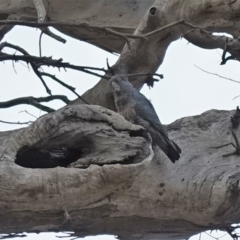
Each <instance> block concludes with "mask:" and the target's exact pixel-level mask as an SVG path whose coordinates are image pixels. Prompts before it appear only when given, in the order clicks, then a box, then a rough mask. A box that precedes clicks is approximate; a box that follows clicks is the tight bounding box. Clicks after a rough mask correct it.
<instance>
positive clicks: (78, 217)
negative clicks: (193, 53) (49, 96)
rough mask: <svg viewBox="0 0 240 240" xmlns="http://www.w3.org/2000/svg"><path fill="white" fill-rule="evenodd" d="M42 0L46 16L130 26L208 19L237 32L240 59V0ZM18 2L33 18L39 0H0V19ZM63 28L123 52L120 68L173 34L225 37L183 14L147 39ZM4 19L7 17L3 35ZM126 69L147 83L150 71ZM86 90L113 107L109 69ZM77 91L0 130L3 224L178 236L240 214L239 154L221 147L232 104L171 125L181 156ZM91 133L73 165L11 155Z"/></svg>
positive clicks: (150, 27)
mask: <svg viewBox="0 0 240 240" xmlns="http://www.w3.org/2000/svg"><path fill="white" fill-rule="evenodd" d="M44 4H45V7H46V10H47V21H69V22H71V21H75V22H79V23H87V24H90V25H97V26H100V27H106V26H107V27H111V28H113V29H115V30H118V31H120V32H131V33H133V32H134V33H135V34H141V33H147V32H150V31H154V30H156V29H158V28H160V27H163V26H165V25H167V24H170V23H172V22H175V21H177V20H180V19H183V18H185V19H186V20H187V21H188V22H190V23H192V24H196V25H198V26H199V27H203V28H205V29H207V30H209V31H217V32H219V31H224V32H227V33H230V34H232V35H233V36H234V37H235V39H230V42H229V43H228V50H229V52H230V53H231V54H234V56H235V57H236V59H239V52H240V51H239V41H238V40H237V39H236V37H237V36H238V35H239V27H240V26H239V24H240V23H239V10H240V1H225V0H219V1H213V0H206V1H191V0H171V1H169V0H157V1H151V0H148V1H147V0H138V1H131V0H123V1H121V4H120V3H119V1H112V0H99V1H97V2H96V1H95V0H69V1H65V0H45V1H44ZM100 7H101V14H99V8H100ZM173 13H174V14H173ZM12 14H16V16H17V17H18V18H19V19H29V20H36V19H37V13H36V10H35V8H34V5H33V2H32V0H1V1H0V19H7V18H8V17H9V16H11V15H12ZM223 16H224V17H223ZM58 29H59V30H60V31H62V32H63V33H66V34H68V35H70V36H73V37H75V38H77V39H81V40H84V41H87V42H91V43H93V44H94V45H96V46H99V47H101V48H103V49H107V50H108V51H115V52H121V56H120V58H119V60H118V62H117V63H116V65H115V66H113V70H114V72H115V73H116V74H125V73H147V72H150V73H152V72H155V71H156V69H157V68H158V67H159V66H160V65H161V63H162V62H163V60H164V56H165V52H166V51H167V48H168V47H169V45H170V44H171V43H172V42H173V41H175V40H177V39H179V38H180V37H181V36H182V35H183V34H186V33H187V34H186V35H184V36H185V37H186V39H188V40H189V41H191V42H192V43H193V44H196V45H198V46H200V47H203V48H222V49H225V48H226V37H216V36H215V37H213V36H211V34H209V33H206V32H202V31H199V30H194V31H190V32H189V30H190V29H189V28H187V27H186V26H183V25H178V26H175V27H173V28H168V29H166V30H164V31H163V32H159V33H157V34H155V35H153V36H151V37H149V38H148V39H131V40H130V41H129V45H125V40H124V39H123V38H122V37H117V36H116V35H111V34H109V33H108V34H106V32H105V31H104V29H103V30H102V31H101V30H94V29H91V27H89V29H87V28H80V27H79V28H76V27H75V28H73V27H62V26H59V27H58ZM8 30H9V29H7V28H6V27H2V28H1V29H0V36H1V35H4V34H5V33H6V32H7V31H8ZM93 38H94V40H93ZM130 80H131V82H132V84H133V86H134V87H136V88H137V89H141V87H142V86H143V84H144V83H146V82H148V81H149V78H148V77H138V78H131V79H130ZM84 98H85V99H86V100H87V101H88V102H90V103H92V104H96V105H101V106H103V107H106V108H109V109H112V110H115V109H116V108H115V106H114V102H113V97H112V94H111V92H110V90H109V87H108V83H107V81H106V80H101V81H100V82H99V83H98V84H97V85H96V86H95V87H93V88H92V89H90V90H89V91H87V92H86V93H85V94H84ZM80 103H81V101H80V100H76V101H74V102H73V103H72V105H71V106H69V107H68V108H65V109H62V110H59V111H58V112H56V113H53V114H51V115H46V116H44V117H42V118H41V119H39V120H38V121H37V122H36V123H35V124H34V125H32V126H30V127H29V128H26V129H22V130H17V131H10V132H5V133H1V134H0V164H1V168H0V208H1V211H0V232H6V233H10V232H21V231H46V230H55V231H60V230H71V231H76V233H77V234H78V235H79V236H86V235H89V234H100V233H112V234H115V235H119V236H120V237H121V239H133V240H134V239H136V240H137V239H141V240H145V239H149V240H150V239H179V238H181V239H182V238H186V237H189V236H191V235H193V234H195V233H197V232H199V231H203V230H206V229H216V228H224V227H226V226H229V224H231V223H234V222H239V220H240V219H239V211H240V210H239V209H240V208H239V206H240V202H239V201H240V198H239V193H240V190H239V187H240V186H239V179H240V171H239V166H240V164H239V157H237V156H236V155H231V156H229V157H223V155H224V154H228V153H231V152H234V149H233V147H232V146H231V145H228V146H226V147H219V146H220V145H224V144H227V143H229V142H231V141H233V139H232V135H231V133H230V116H231V115H232V114H233V113H232V112H227V111H215V110H212V111H209V112H206V113H204V114H202V115H200V116H195V117H187V118H183V119H180V120H178V121H176V122H175V123H173V124H171V125H169V126H168V129H169V133H170V137H171V138H172V139H173V140H174V141H175V142H176V143H177V144H178V145H179V146H180V147H181V149H182V151H183V153H182V156H181V159H180V161H179V162H177V163H176V164H172V163H171V162H170V161H169V160H168V159H167V157H166V156H165V155H164V154H163V153H162V152H161V151H160V150H159V149H158V148H156V149H154V153H153V151H152V150H151V147H150V144H149V142H148V140H147V139H145V138H144V137H143V136H144V135H141V129H139V127H137V126H134V125H132V124H130V123H127V122H126V121H124V120H123V118H122V117H120V116H118V115H117V114H115V113H113V112H111V111H109V110H105V109H103V108H101V107H96V106H91V107H90V106H82V107H79V106H78V105H79V104H80ZM102 111H103V112H102ZM105 111H107V112H108V113H111V114H110V115H108V114H106V113H104V112H105ZM81 133H84V135H82V134H81ZM130 133H134V134H135V137H131V134H130ZM85 134H87V136H88V137H90V138H91V139H92V140H93V142H94V143H96V144H95V145H91V144H87V145H88V146H89V149H88V151H87V150H85V151H83V152H84V155H83V157H82V158H80V159H79V160H78V161H76V162H74V163H73V164H72V165H71V167H69V168H54V169H44V170H43V169H41V170H39V169H26V168H22V167H20V166H18V165H16V164H15V163H14V160H15V157H16V153H17V152H18V150H19V149H20V148H21V147H22V146H24V145H26V144H30V145H34V146H36V147H38V148H44V149H48V148H49V147H50V146H56V145H57V146H58V147H59V146H61V147H65V145H66V147H74V148H80V147H79V146H80V145H81V144H83V145H84V144H85V139H84V136H85ZM139 134H140V135H139ZM238 135H239V133H238ZM109 136H111V137H109ZM126 142H128V143H127V144H130V146H131V147H130V148H128V147H127V145H125V143H126ZM93 146H96V148H95V147H93ZM129 160H130V161H129ZM89 164H90V165H89ZM99 165H100V166H99ZM88 166H89V167H88ZM76 167H81V168H82V167H84V168H86V169H79V168H76Z"/></svg>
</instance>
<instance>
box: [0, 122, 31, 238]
mask: <svg viewBox="0 0 240 240" xmlns="http://www.w3.org/2000/svg"><path fill="white" fill-rule="evenodd" d="M0 123H6V124H18V125H25V124H27V125H29V124H31V123H33V121H29V122H7V121H2V120H0ZM0 239H1V238H0Z"/></svg>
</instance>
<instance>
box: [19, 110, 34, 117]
mask: <svg viewBox="0 0 240 240" xmlns="http://www.w3.org/2000/svg"><path fill="white" fill-rule="evenodd" d="M19 113H26V114H28V115H30V116H32V117H34V118H37V117H36V116H34V115H33V114H31V113H29V112H28V111H27V110H22V111H20V112H19Z"/></svg>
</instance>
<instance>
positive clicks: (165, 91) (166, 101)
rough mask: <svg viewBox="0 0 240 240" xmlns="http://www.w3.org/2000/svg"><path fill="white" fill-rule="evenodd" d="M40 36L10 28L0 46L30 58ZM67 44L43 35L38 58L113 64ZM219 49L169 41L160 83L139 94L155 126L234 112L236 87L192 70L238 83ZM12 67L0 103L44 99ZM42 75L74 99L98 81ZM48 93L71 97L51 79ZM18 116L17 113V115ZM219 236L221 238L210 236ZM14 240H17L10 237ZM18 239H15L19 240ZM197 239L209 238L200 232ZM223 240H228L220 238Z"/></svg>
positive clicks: (24, 117)
mask: <svg viewBox="0 0 240 240" xmlns="http://www.w3.org/2000/svg"><path fill="white" fill-rule="evenodd" d="M39 35H40V31H39V30H36V29H32V28H25V27H15V28H14V29H13V30H12V31H11V32H10V33H8V34H7V35H6V37H5V38H4V40H3V41H7V42H10V43H12V44H16V45H19V46H21V47H23V48H24V49H25V50H27V51H28V52H29V53H30V54H35V55H38V54H39V49H38V41H39ZM63 37H64V38H65V39H67V43H66V44H62V43H59V42H56V41H55V40H53V39H51V38H49V37H47V36H43V40H42V49H43V55H45V56H53V58H63V59H64V61H67V62H71V63H73V64H76V65H84V66H94V67H106V59H107V58H108V60H109V63H110V65H113V64H114V63H115V61H116V60H117V58H118V57H117V56H116V55H113V54H110V53H107V52H105V51H103V50H100V49H98V48H96V47H94V46H91V45H89V44H86V43H84V42H80V41H78V40H74V39H71V38H69V37H67V36H63ZM221 54H222V51H221V50H203V49H200V48H198V47H195V46H193V45H192V44H188V43H187V42H186V41H185V40H179V41H176V42H174V43H173V44H172V45H171V46H170V47H169V49H168V51H167V54H166V58H165V61H164V63H163V65H162V66H161V67H160V69H159V70H158V72H159V73H161V74H164V79H163V80H161V81H160V82H159V83H156V84H155V87H154V88H153V89H151V90H149V89H148V88H147V87H146V86H145V87H144V88H143V89H142V93H143V94H145V95H146V96H147V97H148V98H149V99H150V100H151V102H152V104H153V105H154V107H155V109H156V111H157V113H158V115H159V117H160V119H161V121H162V122H163V123H164V124H167V123H170V122H173V121H174V120H176V119H179V118H182V117H185V116H191V115H197V114H201V113H202V112H204V111H207V110H210V109H226V110H230V109H234V108H236V106H237V105H239V103H240V98H237V99H236V100H233V98H234V97H236V96H238V95H240V88H239V87H240V85H239V84H238V83H233V82H230V81H227V80H224V79H220V78H219V77H217V76H213V75H209V74H206V73H204V72H202V71H200V70H199V69H197V68H196V67H194V65H197V66H199V67H201V68H203V69H204V70H207V71H210V72H213V73H218V74H220V75H222V76H225V77H228V78H232V79H235V80H238V81H240V77H239V73H238V70H237V69H239V63H238V62H234V61H229V62H228V63H227V64H226V65H224V66H220V65H219V64H220V61H221ZM14 66H15V70H16V73H15V71H14V70H13V63H12V62H5V63H0V71H1V76H2V79H1V88H0V102H3V101H8V100H10V99H13V98H18V97H25V96H34V97H40V96H47V93H46V92H45V89H44V87H43V86H42V84H41V82H40V80H39V79H38V78H37V76H36V75H35V74H34V73H33V72H32V71H31V70H29V69H28V68H27V67H26V66H25V64H22V63H14ZM45 70H46V71H47V72H49V73H51V74H56V76H57V77H58V78H59V79H61V80H63V81H66V83H68V84H70V85H72V86H75V87H76V90H77V92H78V93H79V94H82V93H84V92H85V91H86V90H88V89H89V88H91V87H92V86H94V85H95V84H96V83H97V82H98V81H99V79H98V78H97V77H94V76H91V75H87V74H85V73H81V72H78V71H73V70H68V71H67V72H65V71H64V70H61V71H60V72H59V71H58V70H57V69H50V68H49V69H47V68H45ZM46 82H47V84H48V86H49V87H50V88H51V90H52V94H64V95H67V96H68V97H69V98H70V99H75V95H74V94H72V93H71V92H70V91H68V90H67V89H65V88H63V87H62V86H60V85H59V84H57V83H55V82H54V81H53V80H51V79H47V78H46ZM49 106H51V107H53V108H55V109H58V108H59V107H61V106H63V104H62V102H60V101H54V102H53V103H50V104H49ZM25 110H26V111H27V112H28V113H30V114H32V115H34V116H36V117H39V116H40V115H42V114H44V113H43V112H41V111H40V110H38V109H35V108H34V107H31V106H26V105H21V106H16V107H12V108H9V109H0V120H4V121H12V122H16V121H20V122H25V121H29V120H34V117H32V116H30V115H29V114H27V113H26V112H24V111H25ZM22 111H23V112H22ZM21 127H23V126H19V125H7V124H2V123H0V131H6V130H10V129H16V128H21ZM216 234H218V237H219V236H222V235H224V233H216ZM55 235H57V234H55V233H47V234H46V233H44V234H38V235H37V234H30V235H29V237H28V238H27V239H29V240H30V239H31V240H37V239H58V238H56V237H55ZM15 239H16V240H18V238H15ZM19 239H20V238H19ZM103 239H104V240H111V239H115V238H114V237H112V236H98V237H90V238H86V240H103ZM196 239H199V235H197V236H194V237H192V238H191V240H196ZM201 239H202V240H209V239H212V238H211V237H209V236H208V235H207V234H205V233H203V234H202V236H201ZM221 239H223V240H228V239H229V240H230V239H231V238H230V237H228V236H225V237H224V238H221Z"/></svg>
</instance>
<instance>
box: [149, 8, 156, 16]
mask: <svg viewBox="0 0 240 240" xmlns="http://www.w3.org/2000/svg"><path fill="white" fill-rule="evenodd" d="M156 11H157V9H156V8H155V7H152V8H150V11H149V12H150V14H152V15H155V13H156Z"/></svg>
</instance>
